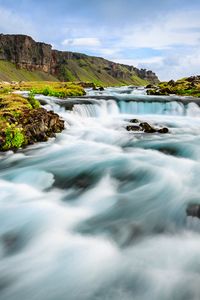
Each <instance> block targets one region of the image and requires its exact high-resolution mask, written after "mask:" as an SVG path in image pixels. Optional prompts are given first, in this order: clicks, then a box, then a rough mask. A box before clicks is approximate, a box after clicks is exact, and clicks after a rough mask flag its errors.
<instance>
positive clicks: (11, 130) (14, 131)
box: [3, 124, 25, 150]
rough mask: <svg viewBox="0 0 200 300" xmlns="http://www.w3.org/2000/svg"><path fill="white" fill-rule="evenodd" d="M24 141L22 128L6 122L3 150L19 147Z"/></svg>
mask: <svg viewBox="0 0 200 300" xmlns="http://www.w3.org/2000/svg"><path fill="white" fill-rule="evenodd" d="M24 142H25V138H24V134H23V130H22V129H21V128H18V127H16V126H15V125H13V124H12V125H10V124H7V128H6V129H5V143H4V145H3V150H9V149H19V148H20V147H21V146H22V145H23V144H24Z"/></svg>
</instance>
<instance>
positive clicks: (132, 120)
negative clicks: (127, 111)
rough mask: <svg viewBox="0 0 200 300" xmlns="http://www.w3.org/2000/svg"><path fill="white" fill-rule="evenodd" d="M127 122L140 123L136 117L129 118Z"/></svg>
mask: <svg viewBox="0 0 200 300" xmlns="http://www.w3.org/2000/svg"><path fill="white" fill-rule="evenodd" d="M129 122H130V123H140V121H139V120H138V119H131V120H130V121H129Z"/></svg>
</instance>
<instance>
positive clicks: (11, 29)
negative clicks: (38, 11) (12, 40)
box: [0, 6, 37, 37]
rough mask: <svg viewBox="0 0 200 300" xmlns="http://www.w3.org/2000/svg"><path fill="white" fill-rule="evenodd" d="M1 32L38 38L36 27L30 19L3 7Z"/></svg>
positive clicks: (0, 24) (1, 11)
mask: <svg viewBox="0 0 200 300" xmlns="http://www.w3.org/2000/svg"><path fill="white" fill-rule="evenodd" d="M0 32H2V33H10V34H12V33H21V34H28V35H32V36H33V37H36V36H37V34H36V30H35V28H34V25H33V23H32V22H31V21H30V20H29V19H27V18H25V17H22V16H21V15H18V14H17V13H15V12H13V11H11V10H9V9H7V8H4V7H2V6H0Z"/></svg>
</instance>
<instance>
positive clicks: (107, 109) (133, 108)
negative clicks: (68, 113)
mask: <svg viewBox="0 0 200 300" xmlns="http://www.w3.org/2000/svg"><path fill="white" fill-rule="evenodd" d="M73 112H74V113H75V114H78V115H80V116H82V117H105V116H109V115H111V116H114V115H120V114H134V115H145V114H146V115H149V114H150V115H151V114H152V115H154V114H155V115H174V116H187V115H188V116H200V108H199V106H198V105H197V104H195V103H189V104H183V103H181V102H178V101H169V102H166V101H163V102H161V101H160V102H153V101H151V102H150V101H123V100H120V101H116V100H99V102H98V103H94V104H75V105H74V107H73Z"/></svg>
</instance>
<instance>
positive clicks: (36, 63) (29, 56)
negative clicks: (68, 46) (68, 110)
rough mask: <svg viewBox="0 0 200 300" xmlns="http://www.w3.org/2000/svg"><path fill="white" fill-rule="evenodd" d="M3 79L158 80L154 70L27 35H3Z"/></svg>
mask: <svg viewBox="0 0 200 300" xmlns="http://www.w3.org/2000/svg"><path fill="white" fill-rule="evenodd" d="M0 80H3V81H12V80H15V81H20V80H24V81H33V80H37V81H38V80H47V81H48V80H49V81H58V80H59V81H92V82H94V83H96V84H98V85H122V84H129V85H146V84H147V83H153V84H154V83H158V82H159V80H158V77H157V76H156V74H155V73H153V72H152V71H147V70H145V69H137V68H135V67H133V66H128V65H124V64H119V63H115V62H111V61H109V60H106V59H104V58H101V57H94V56H89V55H86V54H82V53H75V52H69V51H58V50H53V49H52V46H51V45H49V44H45V43H41V42H36V41H34V40H33V39H32V38H31V37H30V36H27V35H12V34H11V35H10V34H6V35H4V34H1V35H0Z"/></svg>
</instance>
